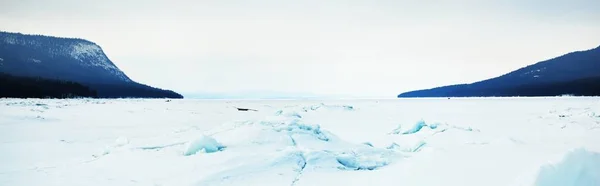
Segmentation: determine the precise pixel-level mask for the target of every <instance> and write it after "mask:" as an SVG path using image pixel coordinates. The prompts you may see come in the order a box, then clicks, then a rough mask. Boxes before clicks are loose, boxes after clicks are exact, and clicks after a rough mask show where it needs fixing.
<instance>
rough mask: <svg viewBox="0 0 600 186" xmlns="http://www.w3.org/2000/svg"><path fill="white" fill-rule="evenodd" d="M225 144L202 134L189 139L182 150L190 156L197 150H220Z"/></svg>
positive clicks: (209, 151) (206, 151) (211, 151)
mask: <svg viewBox="0 0 600 186" xmlns="http://www.w3.org/2000/svg"><path fill="white" fill-rule="evenodd" d="M223 148H225V146H223V145H221V144H220V143H219V142H217V140H215V139H214V138H211V137H209V136H205V135H202V136H201V137H200V138H198V139H196V140H193V141H190V142H189V143H188V144H187V147H186V148H185V151H184V152H183V155H185V156H190V155H194V154H196V153H198V152H201V151H202V152H205V153H213V152H217V151H220V150H222V149H223Z"/></svg>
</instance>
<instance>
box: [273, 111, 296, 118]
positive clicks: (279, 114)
mask: <svg viewBox="0 0 600 186" xmlns="http://www.w3.org/2000/svg"><path fill="white" fill-rule="evenodd" d="M275 115H276V116H285V117H292V118H302V116H301V115H300V114H298V112H293V111H292V112H284V111H283V110H279V111H277V112H275Z"/></svg>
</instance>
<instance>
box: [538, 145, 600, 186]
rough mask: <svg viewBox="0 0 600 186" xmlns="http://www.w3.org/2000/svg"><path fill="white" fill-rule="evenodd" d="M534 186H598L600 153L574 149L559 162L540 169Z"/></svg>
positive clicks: (599, 181) (599, 183)
mask: <svg viewBox="0 0 600 186" xmlns="http://www.w3.org/2000/svg"><path fill="white" fill-rule="evenodd" d="M535 185H536V186H559V185H580V186H595V185H600V153H596V152H588V151H587V150H585V149H575V150H573V151H572V152H569V153H567V155H566V156H565V157H564V159H563V160H562V161H561V162H558V163H557V164H555V165H546V166H543V167H542V168H541V169H540V172H539V174H538V177H537V179H536V183H535Z"/></svg>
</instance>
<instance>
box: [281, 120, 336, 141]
mask: <svg viewBox="0 0 600 186" xmlns="http://www.w3.org/2000/svg"><path fill="white" fill-rule="evenodd" d="M282 130H287V131H288V132H289V133H290V134H310V135H312V136H315V137H317V138H318V139H320V140H323V141H329V140H330V138H329V137H328V133H327V132H324V131H321V127H320V126H319V125H309V124H304V123H300V122H294V123H291V124H289V125H288V126H286V127H285V128H279V129H276V131H278V132H279V131H282Z"/></svg>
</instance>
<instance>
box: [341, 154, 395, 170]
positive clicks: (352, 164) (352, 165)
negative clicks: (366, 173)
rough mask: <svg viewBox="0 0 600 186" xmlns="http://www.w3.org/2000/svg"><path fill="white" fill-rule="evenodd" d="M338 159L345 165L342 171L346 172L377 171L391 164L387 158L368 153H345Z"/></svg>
mask: <svg viewBox="0 0 600 186" xmlns="http://www.w3.org/2000/svg"><path fill="white" fill-rule="evenodd" d="M336 159H337V161H338V163H340V164H341V165H343V167H340V169H345V170H375V169H377V168H380V167H383V166H386V165H388V164H389V163H390V162H389V160H388V159H387V158H384V157H381V156H378V155H377V154H368V153H366V154H365V153H360V154H358V153H345V154H340V155H339V156H337V157H336Z"/></svg>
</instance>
